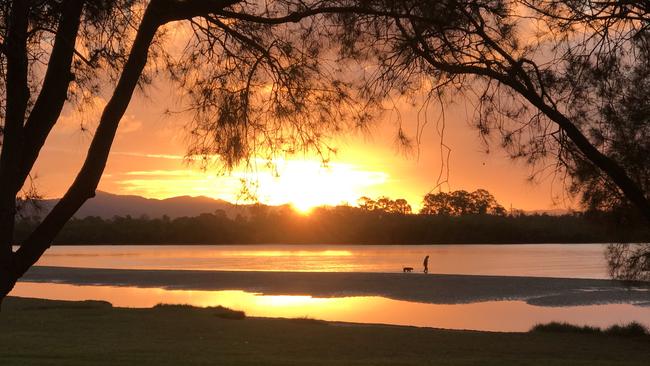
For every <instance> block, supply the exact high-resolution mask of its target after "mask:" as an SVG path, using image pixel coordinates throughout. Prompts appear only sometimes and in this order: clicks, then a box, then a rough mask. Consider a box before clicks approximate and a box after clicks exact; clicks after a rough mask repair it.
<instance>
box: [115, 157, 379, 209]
mask: <svg viewBox="0 0 650 366" xmlns="http://www.w3.org/2000/svg"><path fill="white" fill-rule="evenodd" d="M259 165H260V166H261V168H260V169H257V170H255V171H237V170H236V171H234V172H232V174H230V175H227V176H219V175H215V174H210V173H209V172H203V171H197V170H189V169H179V170H151V171H131V172H128V173H126V175H125V179H123V180H121V181H119V184H120V185H121V191H126V192H127V193H129V194H141V195H143V196H145V197H148V198H159V199H161V198H169V197H174V196H182V195H190V196H207V197H211V198H215V199H223V200H226V201H229V202H240V203H246V202H245V201H244V202H242V201H241V192H242V182H245V184H246V182H248V183H250V186H251V187H253V188H252V189H251V193H252V197H253V198H255V199H256V200H257V201H258V202H260V203H263V204H266V205H273V206H278V205H290V206H291V207H293V209H294V210H295V211H296V212H298V213H300V214H303V215H308V214H309V213H311V212H312V211H313V210H314V208H316V207H320V206H336V205H341V204H351V205H354V204H356V202H357V200H358V199H359V197H361V196H366V195H372V193H369V192H370V191H373V190H378V189H380V187H383V186H384V185H385V183H386V182H387V181H388V180H389V175H388V173H386V172H384V171H377V170H370V169H368V168H366V167H364V166H361V165H357V164H353V163H330V164H327V165H324V164H323V163H322V162H321V161H320V160H318V159H313V160H309V159H286V160H277V161H273V162H272V168H269V167H268V164H267V163H266V162H264V161H261V160H260V161H259Z"/></svg>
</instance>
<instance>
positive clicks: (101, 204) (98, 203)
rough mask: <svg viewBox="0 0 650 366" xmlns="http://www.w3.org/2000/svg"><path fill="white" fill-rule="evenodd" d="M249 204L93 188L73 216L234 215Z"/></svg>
mask: <svg viewBox="0 0 650 366" xmlns="http://www.w3.org/2000/svg"><path fill="white" fill-rule="evenodd" d="M58 201H59V200H58V199H49V200H42V201H40V206H41V207H42V210H40V211H38V212H35V211H34V210H33V209H31V208H29V209H28V210H27V211H26V212H25V214H26V215H32V214H35V215H38V216H44V215H45V214H47V212H49V211H50V210H51V209H52V207H54V205H55V204H56V203H57V202H58ZM249 207H250V205H235V204H232V203H230V202H228V201H224V200H217V199H213V198H209V197H205V196H199V197H191V196H180V197H172V198H167V199H152V198H144V197H140V196H134V195H119V194H112V193H108V192H102V191H97V195H96V196H95V197H94V198H93V199H90V200H88V201H87V202H86V203H85V204H84V205H83V206H82V207H81V209H79V211H78V212H77V213H76V215H75V217H79V218H83V217H86V216H99V217H102V218H111V217H113V216H126V215H131V216H132V217H140V216H142V215H146V216H148V217H150V218H158V217H162V216H163V215H167V216H169V217H170V218H176V217H182V216H190V217H191V216H198V215H200V214H202V213H213V212H215V211H217V210H223V211H224V212H225V213H226V215H227V216H229V217H235V216H237V214H240V215H243V216H247V215H248V208H249Z"/></svg>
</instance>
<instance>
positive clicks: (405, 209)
mask: <svg viewBox="0 0 650 366" xmlns="http://www.w3.org/2000/svg"><path fill="white" fill-rule="evenodd" d="M358 204H359V207H360V208H362V209H364V210H367V211H381V212H386V213H396V214H410V213H411V212H412V211H413V209H412V208H411V205H409V203H408V201H406V200H405V199H403V198H398V199H396V200H392V199H390V198H388V197H384V196H381V197H379V198H378V199H377V200H376V201H375V200H373V199H371V198H368V197H361V198H359V202H358Z"/></svg>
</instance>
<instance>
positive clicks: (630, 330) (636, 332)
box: [530, 322, 650, 337]
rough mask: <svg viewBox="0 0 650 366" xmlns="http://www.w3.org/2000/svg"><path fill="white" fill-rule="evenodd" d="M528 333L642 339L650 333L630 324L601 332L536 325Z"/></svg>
mask: <svg viewBox="0 0 650 366" xmlns="http://www.w3.org/2000/svg"><path fill="white" fill-rule="evenodd" d="M530 332H533V333H535V332H539V333H581V334H605V335H610V336H617V337H644V336H648V335H650V331H648V329H647V328H646V327H645V326H644V325H643V324H640V323H637V322H632V323H630V324H627V325H612V326H611V327H609V328H607V329H605V330H602V329H601V328H599V327H590V326H578V325H573V324H569V323H560V322H551V323H547V324H537V325H535V326H534V327H533V328H532V329H531V330H530Z"/></svg>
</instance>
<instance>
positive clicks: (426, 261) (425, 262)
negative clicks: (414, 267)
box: [422, 255, 429, 273]
mask: <svg viewBox="0 0 650 366" xmlns="http://www.w3.org/2000/svg"><path fill="white" fill-rule="evenodd" d="M422 264H423V265H424V273H429V256H428V255H427V256H426V257H424V263H422Z"/></svg>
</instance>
